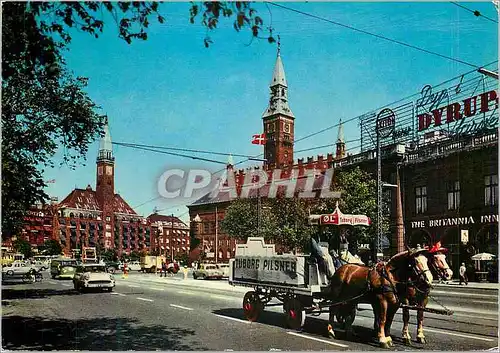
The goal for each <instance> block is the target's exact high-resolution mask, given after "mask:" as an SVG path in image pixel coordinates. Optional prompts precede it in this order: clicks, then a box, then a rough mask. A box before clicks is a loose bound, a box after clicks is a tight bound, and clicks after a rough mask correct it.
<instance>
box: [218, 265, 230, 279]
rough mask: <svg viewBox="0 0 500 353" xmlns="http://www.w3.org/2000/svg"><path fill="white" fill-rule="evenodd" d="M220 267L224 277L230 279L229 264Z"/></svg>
mask: <svg viewBox="0 0 500 353" xmlns="http://www.w3.org/2000/svg"><path fill="white" fill-rule="evenodd" d="M218 266H219V269H220V270H221V271H222V277H229V264H219V265H218Z"/></svg>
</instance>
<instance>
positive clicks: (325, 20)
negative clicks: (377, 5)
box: [265, 1, 479, 68]
mask: <svg viewBox="0 0 500 353" xmlns="http://www.w3.org/2000/svg"><path fill="white" fill-rule="evenodd" d="M265 2H266V3H268V4H271V5H273V6H276V7H280V8H282V9H285V10H288V11H291V12H295V13H298V14H301V15H304V16H307V17H311V18H315V19H317V20H320V21H324V22H328V23H331V24H334V25H337V26H340V27H344V28H347V29H350V30H352V31H356V32H360V33H363V34H366V35H369V36H372V37H376V38H379V39H383V40H386V41H389V42H392V43H396V44H399V45H402V46H405V47H408V48H412V49H416V50H419V51H421V52H424V53H427V54H431V55H434V56H439V57H441V58H444V59H448V60H452V61H455V62H457V63H460V64H464V65H468V66H471V67H475V68H479V66H478V65H475V64H471V63H469V62H467V61H464V60H460V59H456V58H453V57H451V56H447V55H443V54H440V53H436V52H433V51H431V50H428V49H424V48H421V47H417V46H416V45H413V44H408V43H405V42H402V41H400V40H396V39H392V38H389V37H386V36H383V35H380V34H376V33H372V32H368V31H365V30H363V29H359V28H355V27H353V26H349V25H346V24H343V23H340V22H337V21H333V20H330V19H328V18H325V17H321V16H318V15H314V14H312V13H308V12H304V11H300V10H297V9H294V8H291V7H288V6H285V5H281V4H277V3H274V2H271V1H265Z"/></svg>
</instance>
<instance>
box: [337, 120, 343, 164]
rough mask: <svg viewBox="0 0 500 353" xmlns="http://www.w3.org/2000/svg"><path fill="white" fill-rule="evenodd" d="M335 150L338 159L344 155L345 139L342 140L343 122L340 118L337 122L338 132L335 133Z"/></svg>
mask: <svg viewBox="0 0 500 353" xmlns="http://www.w3.org/2000/svg"><path fill="white" fill-rule="evenodd" d="M336 145H337V151H336V153H335V158H337V159H340V158H344V157H345V141H344V124H343V123H342V119H340V122H339V132H338V134H337V143H336Z"/></svg>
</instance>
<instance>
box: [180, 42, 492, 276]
mask: <svg viewBox="0 0 500 353" xmlns="http://www.w3.org/2000/svg"><path fill="white" fill-rule="evenodd" d="M456 81H457V82H453V80H449V81H447V82H446V83H444V84H446V85H448V86H446V87H444V86H443V85H444V84H443V85H438V86H436V87H430V86H425V87H424V88H423V89H422V91H421V94H420V97H417V98H416V100H414V101H413V100H409V101H407V102H403V103H401V102H398V103H396V104H391V105H388V106H387V107H384V109H381V110H377V111H370V112H368V113H366V114H363V115H362V116H360V117H358V121H359V125H360V132H361V151H360V152H358V153H355V154H349V153H346V151H347V150H348V149H346V145H345V140H344V136H343V135H344V134H343V129H342V123H340V124H339V132H338V139H337V143H336V153H335V154H333V153H329V154H327V156H326V158H325V157H324V156H323V155H319V156H317V157H316V158H314V157H307V158H306V160H304V159H303V158H300V159H298V160H297V161H296V162H295V161H294V158H293V154H294V150H293V146H294V133H295V129H294V122H295V116H294V114H293V113H292V111H291V109H290V107H289V105H288V84H287V81H286V78H285V73H284V69H283V63H282V59H281V55H280V52H279V51H278V56H277V59H276V64H275V68H274V72H273V78H272V81H271V85H270V90H271V97H270V101H269V105H268V107H267V108H266V110H265V112H264V114H263V116H262V120H263V128H264V132H265V134H266V144H265V146H264V156H265V158H266V162H264V164H263V165H262V166H261V168H262V169H264V170H266V171H267V174H268V176H271V174H272V172H273V171H274V170H275V169H276V168H279V169H281V170H282V172H281V175H280V176H281V177H285V178H286V177H287V176H289V175H290V170H291V169H298V170H299V176H300V175H303V173H304V170H311V169H312V170H315V171H317V173H318V177H319V179H321V173H322V172H324V171H325V169H327V168H332V167H333V168H335V169H349V168H354V167H357V166H359V167H360V168H361V169H363V170H366V171H368V172H370V173H372V175H373V176H374V177H376V175H377V149H376V143H375V141H376V140H377V138H376V137H377V126H380V128H379V130H378V134H379V141H380V146H381V171H380V173H381V180H382V182H383V184H384V185H385V184H389V185H388V186H392V187H389V188H385V187H384V188H383V190H384V194H388V199H389V200H390V210H389V211H390V222H391V230H390V234H387V235H386V236H387V240H388V241H389V242H390V245H389V248H388V249H386V253H395V252H396V251H398V250H401V249H403V248H404V246H405V245H411V246H416V245H417V244H420V245H430V244H433V243H435V242H437V241H441V243H442V245H443V246H446V247H448V248H450V259H451V262H452V265H453V268H454V270H455V272H457V270H458V266H459V262H462V261H468V259H469V258H470V256H471V255H472V254H474V253H478V252H490V253H492V254H495V255H498V131H497V129H498V95H497V91H496V87H497V81H496V80H495V79H491V78H490V77H487V76H482V75H480V74H478V73H477V72H473V73H469V74H466V75H463V76H462V77H458V78H457V80H456ZM377 121H379V122H384V123H385V124H377ZM256 168H259V167H256ZM250 171H251V169H247V170H238V171H236V170H233V169H232V166H230V165H229V166H228V172H230V173H234V176H235V177H234V179H235V183H236V186H237V189H238V188H241V185H242V184H243V182H244V180H245V176H246V175H247V174H248V173H249V172H250ZM398 185H399V187H397V186H398ZM315 187H318V186H317V185H316V186H315ZM395 187H396V188H395ZM263 189H265V187H264V188H263ZM238 191H239V189H238ZM263 194H266V192H265V190H264V192H263ZM253 196H255V195H253ZM259 196H260V195H259ZM398 196H399V197H398ZM229 205H230V200H229V196H228V194H227V193H226V194H222V195H221V194H219V195H216V196H213V195H210V194H207V195H205V196H204V197H202V198H200V199H199V200H197V201H196V202H195V203H193V204H192V205H190V206H188V208H189V213H190V219H191V221H193V220H194V219H195V218H197V219H198V223H199V226H198V230H199V232H198V233H199V236H198V237H199V239H200V240H201V241H202V244H203V245H204V249H205V251H207V249H208V251H214V250H215V249H214V248H215V246H212V245H213V244H215V238H216V236H217V239H218V240H219V239H220V240H219V244H217V245H218V249H219V250H218V253H219V258H220V259H223V260H226V259H227V258H229V257H232V256H234V252H233V251H234V248H235V241H234V240H233V239H231V238H227V236H226V235H225V234H222V233H221V231H220V228H217V231H215V229H216V226H215V225H216V224H218V223H219V222H220V221H221V220H222V219H223V218H224V213H225V210H226V209H227V207H228V206H229ZM224 242H227V245H225V243H224Z"/></svg>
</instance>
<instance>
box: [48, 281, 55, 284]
mask: <svg viewBox="0 0 500 353" xmlns="http://www.w3.org/2000/svg"><path fill="white" fill-rule="evenodd" d="M47 282H48V283H50V284H57V283H56V282H54V281H47Z"/></svg>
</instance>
